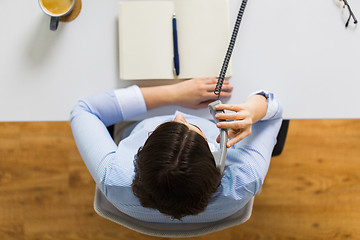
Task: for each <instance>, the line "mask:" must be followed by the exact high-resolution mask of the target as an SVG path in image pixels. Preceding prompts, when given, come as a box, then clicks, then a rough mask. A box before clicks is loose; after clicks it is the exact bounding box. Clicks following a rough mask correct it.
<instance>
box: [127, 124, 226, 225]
mask: <svg viewBox="0 0 360 240" xmlns="http://www.w3.org/2000/svg"><path fill="white" fill-rule="evenodd" d="M134 165H135V178H134V180H133V183H132V190H133V192H134V194H135V196H137V197H138V198H139V200H140V203H141V205H142V206H143V207H147V208H154V209H158V210H159V211H160V212H161V213H164V214H167V215H170V216H171V217H173V218H175V219H179V220H180V219H181V218H182V217H184V216H187V215H196V214H198V213H200V212H202V211H204V210H205V208H206V206H207V205H208V203H209V201H210V199H211V197H212V195H213V194H214V193H215V192H216V190H217V188H218V186H219V184H220V181H221V178H222V176H221V174H220V172H219V170H218V169H217V168H216V165H215V160H214V157H213V155H212V153H211V151H210V149H209V146H208V144H207V142H206V140H205V139H204V138H203V137H202V136H201V135H200V134H198V133H196V132H195V131H192V130H190V129H189V128H188V127H187V126H186V125H184V124H182V123H178V122H167V123H163V124H161V125H160V126H159V127H158V128H157V129H156V130H155V131H154V132H153V133H152V134H151V135H150V136H149V138H148V139H147V140H146V142H145V144H144V146H143V147H142V148H140V149H139V151H138V153H137V154H136V156H135V160H134Z"/></svg>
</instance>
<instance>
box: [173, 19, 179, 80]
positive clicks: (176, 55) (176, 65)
mask: <svg viewBox="0 0 360 240" xmlns="http://www.w3.org/2000/svg"><path fill="white" fill-rule="evenodd" d="M172 27H173V42H174V73H175V74H176V76H179V74H180V62H179V49H178V39H177V27H176V14H175V13H174V14H173V18H172Z"/></svg>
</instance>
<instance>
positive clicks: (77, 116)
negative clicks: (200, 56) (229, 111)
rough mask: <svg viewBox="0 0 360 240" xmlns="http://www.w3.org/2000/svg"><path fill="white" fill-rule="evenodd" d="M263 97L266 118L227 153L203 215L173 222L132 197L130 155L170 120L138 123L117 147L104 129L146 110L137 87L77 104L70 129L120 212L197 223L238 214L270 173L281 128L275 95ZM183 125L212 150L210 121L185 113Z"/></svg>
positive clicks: (215, 132)
mask: <svg viewBox="0 0 360 240" xmlns="http://www.w3.org/2000/svg"><path fill="white" fill-rule="evenodd" d="M254 94H262V95H264V96H265V97H266V98H267V102H268V107H267V112H266V115H265V117H264V118H263V119H262V120H261V121H258V122H257V123H255V124H253V125H252V134H251V135H250V136H248V137H247V138H245V139H244V140H242V141H240V142H239V143H237V144H235V145H234V146H232V147H231V148H229V149H228V151H227V157H226V163H225V164H226V166H227V168H226V169H225V171H224V177H223V179H222V181H221V185H220V186H219V188H218V191H217V192H216V193H215V194H214V196H213V198H212V200H211V201H210V203H209V205H208V206H207V208H206V209H205V211H204V212H202V213H200V214H198V215H196V216H186V217H184V218H183V219H182V221H179V220H176V219H172V218H171V217H170V216H167V215H164V214H162V213H160V212H159V211H158V210H156V209H149V208H144V207H142V206H141V204H140V202H139V200H138V198H137V197H135V195H134V194H133V192H132V189H131V184H132V181H133V178H134V175H135V173H134V163H133V161H134V155H135V154H136V153H137V151H138V149H139V148H140V147H141V146H143V144H144V143H145V141H146V139H147V137H148V135H149V133H150V132H152V131H154V129H155V128H156V127H157V126H158V125H159V124H161V123H164V122H168V121H172V120H173V119H174V116H175V115H176V114H177V112H176V113H174V115H167V116H158V117H152V118H148V119H145V120H143V121H141V122H140V123H139V124H137V125H136V127H135V128H134V129H133V130H132V131H131V133H130V135H129V136H128V137H126V138H125V139H123V140H122V141H120V143H119V144H118V145H116V144H115V142H114V140H113V139H112V138H111V136H110V134H109V132H108V131H107V128H106V126H109V125H112V124H114V123H117V122H120V121H124V120H129V119H131V118H133V117H135V116H137V115H140V114H143V113H145V112H146V111H147V109H146V104H145V101H144V98H143V96H142V93H141V91H140V89H139V87H137V86H131V87H128V88H123V89H117V90H114V91H108V92H105V93H101V94H98V95H95V96H91V97H89V98H86V99H83V100H80V101H79V102H78V103H77V105H76V106H75V107H74V108H73V110H72V112H71V118H70V122H71V128H72V131H73V135H74V138H75V141H76V144H77V147H78V149H79V152H80V154H81V156H82V158H83V160H84V162H85V164H86V166H87V168H88V170H89V172H90V174H91V176H92V177H93V179H94V181H95V182H96V184H97V185H98V187H99V188H100V189H101V191H102V192H103V193H104V195H105V196H106V198H107V199H108V200H109V201H110V202H111V203H112V204H113V205H114V206H115V207H116V208H118V209H119V210H120V211H121V212H123V213H125V214H127V215H129V216H132V217H134V218H136V219H139V220H142V221H147V222H156V223H194V222H197V223H201V222H212V221H217V220H220V219H223V218H226V217H228V216H230V215H232V214H233V213H235V212H237V211H238V210H239V209H241V208H242V207H243V206H244V205H245V204H246V203H247V202H248V201H249V200H250V199H252V197H253V196H254V195H255V194H256V193H258V192H259V190H260V189H261V186H262V184H263V183H264V179H265V176H266V174H267V171H268V169H269V164H270V159H271V153H272V150H273V147H274V146H275V144H276V137H277V134H278V131H279V129H280V126H281V122H282V118H281V114H282V108H281V104H280V103H279V101H278V99H277V98H276V96H275V95H274V94H273V93H270V92H266V91H259V92H256V93H254ZM184 115H185V118H186V120H187V122H189V123H191V124H194V125H196V126H198V127H199V128H200V129H201V130H202V131H203V132H204V133H205V135H206V139H207V141H208V143H209V146H210V149H211V150H212V151H216V150H217V149H218V148H219V144H218V143H216V137H217V136H218V134H219V129H218V128H217V127H216V125H215V123H214V122H213V121H210V120H208V119H204V118H200V117H197V116H192V115H188V114H184Z"/></svg>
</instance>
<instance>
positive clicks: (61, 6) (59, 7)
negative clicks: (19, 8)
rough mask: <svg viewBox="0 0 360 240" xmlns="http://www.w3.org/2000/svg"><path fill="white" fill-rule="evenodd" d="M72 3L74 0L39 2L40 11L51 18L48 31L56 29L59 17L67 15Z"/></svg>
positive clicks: (43, 0) (46, 0) (40, 0)
mask: <svg viewBox="0 0 360 240" xmlns="http://www.w3.org/2000/svg"><path fill="white" fill-rule="evenodd" d="M74 3H75V0H39V4H40V7H41V9H42V10H43V11H44V12H45V13H46V14H47V15H49V16H50V17H51V18H50V30H52V31H55V30H56V29H57V27H58V25H59V20H60V17H61V16H64V15H66V14H69V13H70V12H71V10H72V8H73V6H74Z"/></svg>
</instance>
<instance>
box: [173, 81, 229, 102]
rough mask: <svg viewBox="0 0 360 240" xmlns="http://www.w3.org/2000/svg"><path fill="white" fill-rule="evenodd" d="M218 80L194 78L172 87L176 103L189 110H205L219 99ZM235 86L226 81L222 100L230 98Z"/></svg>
mask: <svg viewBox="0 0 360 240" xmlns="http://www.w3.org/2000/svg"><path fill="white" fill-rule="evenodd" d="M217 81H218V79H217V78H193V79H190V80H186V81H183V82H180V83H176V84H173V85H170V87H171V88H172V91H173V94H174V99H173V100H174V103H175V104H176V105H179V106H182V107H187V108H193V109H198V108H204V107H207V105H208V104H209V103H211V102H212V101H215V100H216V99H217V95H215V94H214V90H215V87H216V84H217ZM232 90H233V86H232V85H230V83H229V81H228V80H225V81H224V83H223V86H222V92H221V98H230V97H231V92H232Z"/></svg>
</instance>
